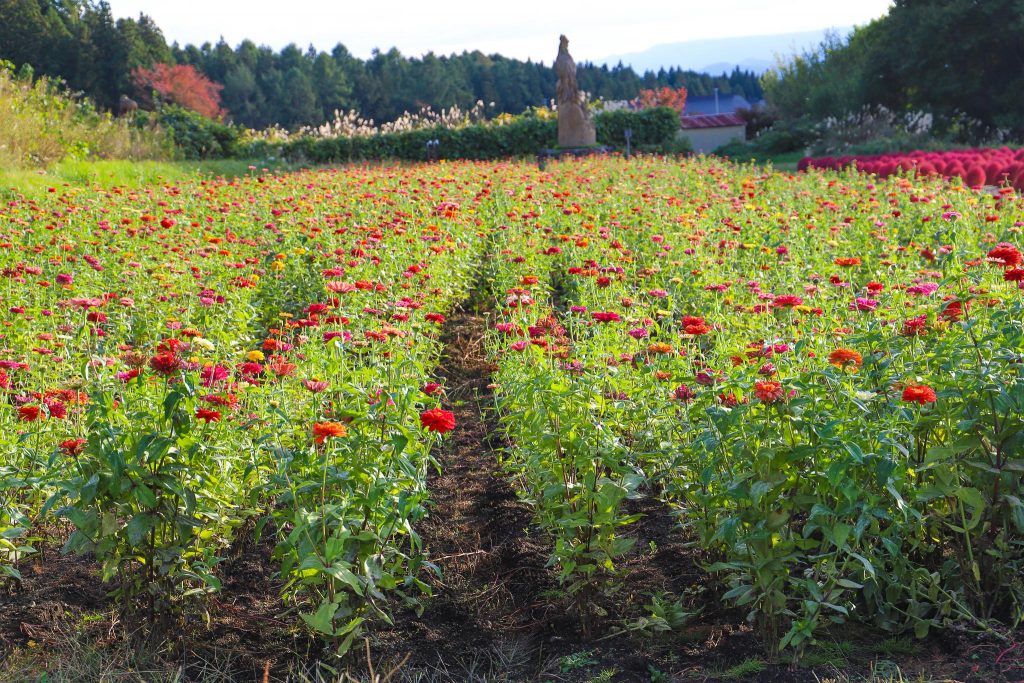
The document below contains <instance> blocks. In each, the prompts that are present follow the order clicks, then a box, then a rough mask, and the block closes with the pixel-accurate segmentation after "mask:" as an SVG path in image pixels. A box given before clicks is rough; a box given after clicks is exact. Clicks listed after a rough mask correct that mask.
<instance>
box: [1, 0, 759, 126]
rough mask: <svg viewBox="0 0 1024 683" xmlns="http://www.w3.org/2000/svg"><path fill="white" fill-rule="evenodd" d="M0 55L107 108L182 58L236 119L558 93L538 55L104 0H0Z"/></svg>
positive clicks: (593, 86) (610, 82) (525, 99)
mask: <svg viewBox="0 0 1024 683" xmlns="http://www.w3.org/2000/svg"><path fill="white" fill-rule="evenodd" d="M0 59H6V60H9V61H11V62H14V63H15V64H16V65H29V66H30V67H31V68H32V69H33V70H34V71H35V72H36V73H38V74H45V75H48V76H54V77H59V78H62V79H64V80H65V81H66V82H67V83H68V85H69V87H70V88H71V89H73V90H76V91H80V92H82V93H83V94H85V95H87V96H89V97H91V98H92V99H93V100H94V101H95V102H96V103H97V104H98V105H99V106H100V107H102V108H107V109H113V108H115V107H116V105H117V102H118V99H119V98H120V96H121V95H122V94H126V93H127V94H137V90H136V87H137V86H136V84H135V83H133V80H132V76H131V74H132V71H133V70H135V69H137V68H138V67H144V68H149V67H152V66H153V65H154V64H161V63H162V64H186V65H191V66H194V67H195V68H197V69H198V70H199V71H200V72H202V73H203V74H204V75H205V76H206V77H207V78H209V79H211V80H213V81H214V82H216V83H219V84H221V85H223V90H222V91H221V106H222V107H223V108H224V109H225V110H226V111H227V113H228V117H229V118H230V120H232V121H233V122H235V123H238V124H242V125H245V126H249V127H253V128H264V127H267V126H270V125H274V124H277V125H282V126H284V127H287V128H296V127H299V126H302V125H316V124H319V123H323V122H324V121H326V120H329V119H330V118H332V117H333V114H334V111H335V110H339V109H342V110H357V111H359V112H360V114H361V115H362V116H364V117H366V118H372V119H374V120H375V121H378V122H380V121H391V120H394V119H395V118H397V117H399V116H400V115H401V114H402V113H403V112H405V111H410V112H415V111H417V110H419V109H420V108H422V107H431V108H432V109H434V110H439V109H447V108H449V107H452V106H458V107H460V108H462V109H469V108H471V107H472V106H473V105H474V104H475V103H476V102H477V101H482V102H484V103H485V105H486V106H487V113H488V114H489V115H492V114H493V115H496V114H500V113H510V114H518V113H520V112H522V111H524V110H525V109H527V108H529V107H532V106H540V105H544V104H547V103H548V102H549V101H550V100H552V99H553V98H554V97H555V83H556V81H557V78H556V76H555V73H554V69H553V68H552V67H551V66H549V65H545V64H543V63H540V62H533V61H530V60H527V61H522V60H518V59H510V58H507V57H503V56H501V55H497V54H492V55H487V54H484V53H482V52H480V51H473V52H463V53H462V54H452V55H447V56H445V55H436V54H434V53H428V54H426V55H423V56H422V57H407V56H405V55H403V54H401V53H400V52H399V51H398V50H397V49H395V48H391V49H390V50H387V51H382V50H375V51H374V52H373V54H372V55H371V57H370V58H369V59H365V60H364V59H360V58H358V57H356V56H354V55H352V54H351V53H350V52H349V51H348V50H347V49H346V48H345V46H344V45H342V44H340V43H339V44H338V45H336V46H335V47H334V49H332V50H331V51H330V52H325V51H318V50H316V49H314V48H313V47H309V48H308V49H305V50H303V49H301V48H299V47H298V46H297V45H295V44H291V45H288V46H286V47H284V48H283V49H281V50H274V49H273V48H270V47H267V46H264V45H257V44H256V43H254V42H252V41H250V40H245V41H242V42H241V43H240V44H239V45H237V46H236V47H231V46H230V45H228V44H227V43H226V42H225V41H224V40H223V39H221V40H220V41H219V42H217V43H216V44H210V43H204V44H203V45H200V46H196V45H185V46H179V45H178V44H177V43H173V44H168V43H167V41H166V39H165V37H164V35H163V33H162V31H161V30H160V28H159V26H157V25H156V23H155V22H154V21H153V20H152V19H151V18H149V17H148V16H146V15H144V14H142V15H139V17H138V18H137V19H132V18H121V19H115V18H114V17H113V15H112V12H111V9H110V6H109V4H108V3H107V2H106V1H105V0H101V1H99V2H96V1H94V0H0ZM577 78H578V81H579V85H580V88H581V89H583V90H585V91H587V92H588V93H590V95H591V97H600V98H602V99H605V100H624V99H632V98H634V97H636V96H637V95H638V93H639V91H640V90H641V89H650V88H663V87H669V88H673V89H675V88H680V87H685V88H687V90H688V91H689V93H690V95H691V96H701V95H709V94H711V93H713V92H714V89H715V88H718V90H719V92H720V93H722V94H733V93H735V94H740V95H743V96H744V97H746V98H747V99H749V100H751V101H754V100H759V99H761V97H762V90H761V85H760V82H759V78H758V76H757V75H756V74H754V73H753V72H748V71H741V70H739V69H736V70H734V71H733V72H732V73H729V74H725V73H723V74H720V75H718V76H713V75H710V74H703V73H697V72H694V71H688V70H683V69H678V68H672V69H661V70H659V71H657V72H654V71H648V72H645V73H644V74H643V75H639V74H637V73H636V72H635V71H633V69H632V68H630V67H627V66H625V65H623V64H621V63H619V64H617V65H614V66H611V67H609V66H608V65H606V64H605V65H600V66H599V65H596V64H592V63H581V64H579V65H578V66H577Z"/></svg>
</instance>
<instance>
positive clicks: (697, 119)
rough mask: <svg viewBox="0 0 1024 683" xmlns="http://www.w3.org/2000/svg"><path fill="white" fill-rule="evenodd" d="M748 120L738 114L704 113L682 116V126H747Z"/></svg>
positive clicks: (680, 124)
mask: <svg viewBox="0 0 1024 683" xmlns="http://www.w3.org/2000/svg"><path fill="white" fill-rule="evenodd" d="M745 125H747V123H746V121H744V120H743V119H741V118H740V117H739V116H738V115H736V114H703V115H700V116H680V117H679V126H680V127H681V128H725V127H726V126H745Z"/></svg>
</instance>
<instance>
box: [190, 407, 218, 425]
mask: <svg viewBox="0 0 1024 683" xmlns="http://www.w3.org/2000/svg"><path fill="white" fill-rule="evenodd" d="M196 417H197V418H198V419H200V420H204V421H206V422H219V421H220V411H219V410H211V409H209V408H200V409H199V410H197V411H196Z"/></svg>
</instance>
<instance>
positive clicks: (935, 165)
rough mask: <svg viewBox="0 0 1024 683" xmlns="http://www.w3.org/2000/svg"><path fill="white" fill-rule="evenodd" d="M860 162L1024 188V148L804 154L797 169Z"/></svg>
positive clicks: (882, 171) (881, 169)
mask: <svg viewBox="0 0 1024 683" xmlns="http://www.w3.org/2000/svg"><path fill="white" fill-rule="evenodd" d="M854 164H856V166H857V168H858V169H859V170H861V171H864V172H865V173H874V174H876V175H878V176H880V177H883V178H884V177H887V176H890V175H893V174H895V173H909V172H910V171H914V170H916V171H917V173H919V174H921V175H941V176H945V177H947V178H952V177H953V176H959V177H960V178H961V179H963V182H964V184H965V185H969V186H970V187H981V186H982V185H995V186H997V187H999V186H1004V185H1010V186H1013V187H1015V188H1016V189H1018V190H1024V149H1010V148H1008V147H998V148H994V147H990V148H983V149H964V150H953V151H946V152H923V151H915V152H897V153H893V154H862V155H850V156H840V157H817V158H812V157H804V158H803V159H801V160H800V163H799V164H797V170H800V171H804V170H806V169H808V168H824V169H833V170H838V169H842V168H847V167H849V166H853V165H854Z"/></svg>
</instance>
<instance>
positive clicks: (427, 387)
mask: <svg viewBox="0 0 1024 683" xmlns="http://www.w3.org/2000/svg"><path fill="white" fill-rule="evenodd" d="M441 390H442V388H441V385H440V384H438V383H437V382H427V383H426V384H424V385H423V389H422V391H423V393H424V394H426V395H427V396H433V395H435V394H440V393H441Z"/></svg>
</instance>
